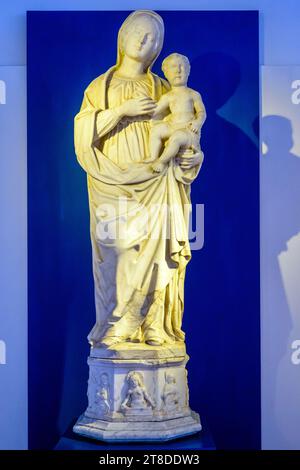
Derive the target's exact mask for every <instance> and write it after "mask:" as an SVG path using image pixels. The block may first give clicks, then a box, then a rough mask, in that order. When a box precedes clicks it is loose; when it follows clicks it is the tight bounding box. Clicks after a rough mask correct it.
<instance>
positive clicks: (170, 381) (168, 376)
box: [165, 374, 176, 384]
mask: <svg viewBox="0 0 300 470" xmlns="http://www.w3.org/2000/svg"><path fill="white" fill-rule="evenodd" d="M165 377H166V379H165V380H166V382H167V384H175V383H176V379H175V377H174V375H172V374H166V375H165Z"/></svg>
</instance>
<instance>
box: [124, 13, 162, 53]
mask: <svg viewBox="0 0 300 470" xmlns="http://www.w3.org/2000/svg"><path fill="white" fill-rule="evenodd" d="M157 35H158V31H157V27H156V24H155V23H154V21H153V20H151V19H150V18H146V17H140V18H138V19H136V20H135V21H133V22H132V23H131V24H130V25H128V27H127V29H126V32H125V33H124V38H123V53H124V55H127V56H128V57H130V58H132V59H134V60H136V61H138V62H147V61H148V60H149V59H151V58H152V57H153V56H154V54H155V48H156V43H157Z"/></svg>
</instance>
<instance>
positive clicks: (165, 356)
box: [74, 10, 205, 440]
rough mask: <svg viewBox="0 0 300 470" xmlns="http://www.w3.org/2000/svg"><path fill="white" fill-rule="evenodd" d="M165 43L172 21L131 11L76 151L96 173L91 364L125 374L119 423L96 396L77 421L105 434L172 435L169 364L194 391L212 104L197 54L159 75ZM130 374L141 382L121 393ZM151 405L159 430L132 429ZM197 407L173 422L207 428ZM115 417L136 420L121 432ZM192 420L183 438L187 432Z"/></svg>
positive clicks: (179, 58) (92, 185) (91, 96)
mask: <svg viewBox="0 0 300 470" xmlns="http://www.w3.org/2000/svg"><path fill="white" fill-rule="evenodd" d="M163 40H164V23H163V20H162V18H161V17H160V16H159V15H158V14H157V13H155V12H153V11H149V10H138V11H135V12H133V13H131V14H130V15H129V16H128V17H127V18H126V20H125V21H124V23H123V24H122V26H121V28H120V30H119V34H118V42H117V48H118V50H117V61H116V64H115V65H113V66H112V67H110V68H109V69H108V70H107V71H106V72H104V73H103V74H101V75H99V76H98V77H97V78H95V79H94V80H93V81H92V82H91V83H90V84H89V85H88V86H87V88H86V89H85V92H84V97H83V102H82V105H81V108H80V111H79V112H78V114H77V115H76V116H75V120H74V126H75V132H74V139H75V152H76V155H77V159H78V161H79V163H80V165H81V166H82V168H83V169H84V170H85V171H86V173H87V184H88V194H89V207H90V233H91V242H92V254H93V275H94V285H95V306H96V323H95V325H94V327H93V328H92V330H91V331H90V333H89V335H88V340H89V343H90V345H91V354H90V357H89V366H90V369H91V370H93V374H96V375H97V374H98V376H99V377H100V376H101V374H103V373H107V372H109V376H110V377H112V380H113V381H114V384H113V388H112V389H111V390H112V397H111V399H112V406H111V407H110V410H109V413H108V415H107V420H108V419H109V420H110V421H105V423H104V422H102V421H101V420H100V419H99V414H97V412H96V407H94V406H93V404H92V405H89V407H88V410H87V412H86V413H85V415H83V417H82V418H80V419H79V421H78V423H77V425H75V427H74V430H75V431H76V432H78V433H81V434H85V435H89V436H90V437H96V438H99V439H105V438H107V439H108V438H109V439H110V440H111V439H119V440H120V439H123V438H124V439H125V440H126V439H141V440H143V439H144V438H145V439H147V440H148V439H151V438H152V437H153V440H155V439H156V437H158V438H159V439H161V438H163V437H162V434H161V433H160V432H157V429H156V428H155V426H158V422H159V421H161V420H163V416H162V415H160V414H159V413H160V412H159V411H157V410H158V408H159V407H158V408H155V407H154V402H156V401H161V400H162V398H161V397H162V393H163V387H164V377H165V373H166V371H165V370H164V367H166V364H167V363H168V364H169V363H171V364H173V366H174V370H173V373H174V374H175V376H176V377H177V379H175V380H177V383H179V380H182V387H181V393H182V394H183V395H184V397H186V396H187V395H186V394H187V390H186V389H187V383H186V378H185V377H186V375H185V364H186V361H187V356H186V353H185V343H184V340H185V335H184V332H183V331H182V328H181V324H182V315H183V307H184V295H183V294H184V279H185V270H186V266H187V263H188V262H189V260H190V258H191V251H190V246H189V239H188V223H189V215H190V203H191V201H190V187H191V183H192V182H193V181H194V180H195V178H196V177H197V175H198V173H199V170H200V168H201V165H202V162H203V153H202V151H201V148H200V143H199V141H200V133H201V127H202V125H203V123H204V121H205V108H204V105H203V102H202V99H201V96H200V94H199V93H198V92H197V91H195V90H192V89H190V88H188V87H187V79H188V75H189V71H190V65H189V61H188V58H187V57H185V56H183V55H181V54H177V53H173V54H171V55H170V56H168V57H167V58H165V60H164V61H163V71H164V74H165V77H166V79H167V80H165V79H163V78H161V77H159V76H158V75H156V74H154V73H153V72H152V70H151V69H152V66H153V63H154V61H155V60H156V59H157V57H158V56H159V53H160V51H161V49H162V46H163ZM179 46H180V44H179ZM162 207H164V208H165V207H167V210H162ZM149 359H150V360H151V361H152V362H151V361H150V363H149ZM147 361H148V362H147ZM153 361H154V362H153ZM155 361H156V362H155ZM110 365H111V367H112V369H113V370H110V369H109V367H110ZM125 365H126V367H128V370H127V371H126V370H125V369H124V367H125ZM130 365H131V367H130ZM173 366H172V367H173ZM108 369H109V370H108ZM132 371H133V372H132ZM170 372H172V371H170ZM130 374H131V375H130ZM126 377H127V379H126ZM142 377H144V378H145V380H146V381H147V383H149V386H150V388H151V391H152V392H151V394H150V393H149V391H148V392H146V388H147V387H145V385H144V381H143V378H142ZM180 377H181V379H180ZM153 380H156V382H153ZM124 381H125V382H126V383H127V384H129V383H130V384H129V389H128V390H127V392H126V393H127V395H124V396H121V395H120V394H122V393H123V394H124V393H125V392H124V390H123V389H124V387H123V385H122V383H124ZM89 387H94V384H91V385H89ZM122 387H123V388H122ZM117 389H118V390H117ZM103 390H104V391H105V387H104V388H103ZM120 390H123V391H122V392H121V391H120ZM103 393H104V392H103ZM104 395H105V394H104ZM104 395H103V396H102V395H101V397H102V398H101V399H102V400H103V404H104V403H106V404H107V405H108V401H107V398H105V397H104ZM89 396H90V395H89ZM91 396H94V394H93V393H92V394H91ZM150 396H153V397H155V398H153V399H151V398H150ZM96 398H97V399H98V400H99V399H100V396H99V395H98V396H97V397H96ZM130 402H131V405H129V403H130ZM142 403H143V404H144V405H145V406H146V405H147V408H149V410H150V409H151V413H152V414H153V421H154V422H156V424H153V426H154V428H155V429H154V428H153V429H152V430H151V431H150V430H149V427H148V429H147V430H145V429H144V430H141V432H140V433H138V435H136V434H134V436H133V434H130V426H128V423H127V425H126V426H127V427H126V426H125V421H126V420H127V421H128V419H131V418H130V417H129V418H128V416H127V413H126V412H125V411H128V409H130V408H131V409H132V408H135V405H137V408H139V407H140V408H142ZM182 403H186V400H185V399H183V401H182ZM161 404H163V403H161ZM107 411H108V410H107ZM191 413H193V412H191V410H190V409H189V408H187V407H186V406H185V407H183V408H182V414H181V415H180V416H179V417H178V416H177V415H176V417H174V419H179V420H180V419H181V420H184V419H190V420H192V421H189V425H192V427H191V426H190V429H192V428H193V426H194V428H193V429H194V431H193V432H196V430H199V429H200V427H201V426H200V424H199V419H198V418H197V417H195V416H196V414H194V415H193V417H192V415H191ZM179 414H180V413H179ZM108 416H109V417H108ZM95 417H97V419H98V421H97V423H98V424H97V425H98V434H97V433H95V424H94V425H93V426H94V427H93V429H94V430H92V428H91V427H89V420H91V419H94V418H95ZM188 417H189V418H188ZM132 419H133V418H132ZM134 419H135V420H136V419H137V418H136V417H135V418H134ZM115 420H117V421H118V422H120V420H121V421H122V420H123V421H124V420H125V421H124V431H122V432H123V434H122V432H121V431H118V432H119V434H118V436H116V435H115V431H114V430H113V429H114V428H113V426H114V423H115ZM127 421H126V422H127ZM108 422H109V423H110V424H109V426H110V428H109V429H108V427H107V426H108V424H107V423H108ZM180 422H181V421H180ZM103 423H104V424H103ZM159 425H161V423H160V424H159ZM140 426H143V420H142V419H141V423H140ZM180 426H181V425H180ZM180 426H179V428H180ZM184 426H185V425H182V430H181V435H184V434H185V433H187V432H186V430H184V429H185V428H184ZM104 428H105V429H104ZM118 429H120V428H118ZM141 429H142V428H141ZM180 429H181V428H180ZM152 431H153V433H152V434H151V432H152ZM143 432H144V434H143ZM149 432H150V434H151V436H152V437H151V436H150V437H149V436H148V434H149ZM172 432H173V431H170V433H169V434H167V435H166V436H167V438H171V437H173V434H174V432H173V434H172ZM147 433H148V434H147ZM107 436H108V437H107ZM112 436H113V437H112ZM122 436H123V437H122ZM145 436H146V437H145ZM155 436H156V437H155ZM174 436H175V434H174Z"/></svg>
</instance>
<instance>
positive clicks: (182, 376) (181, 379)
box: [73, 343, 201, 442]
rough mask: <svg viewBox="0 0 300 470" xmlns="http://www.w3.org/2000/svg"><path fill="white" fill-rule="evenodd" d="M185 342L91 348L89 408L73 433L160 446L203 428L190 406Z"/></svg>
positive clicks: (104, 439)
mask: <svg viewBox="0 0 300 470" xmlns="http://www.w3.org/2000/svg"><path fill="white" fill-rule="evenodd" d="M187 361H188V356H187V354H186V351H185V345H184V343H176V344H174V345H167V346H164V347H162V346H161V347H157V346H156V347H155V346H148V345H146V344H135V343H122V344H118V345H115V346H112V347H110V348H92V349H91V354H90V357H89V358H88V364H89V369H90V374H89V381H88V407H87V409H86V411H85V413H84V414H83V415H82V416H80V418H79V419H78V421H77V423H76V424H75V426H74V428H73V431H74V432H75V433H77V434H81V435H83V436H86V437H89V438H93V439H99V440H103V441H108V442H115V441H118V442H120V441H123V442H124V441H152V442H161V441H166V440H170V439H176V438H179V437H183V436H187V435H190V434H194V433H196V432H199V431H200V430H201V423H200V418H199V415H198V414H197V413H195V412H193V411H191V409H190V408H189V397H188V385H187V370H186V367H185V366H186V363H187Z"/></svg>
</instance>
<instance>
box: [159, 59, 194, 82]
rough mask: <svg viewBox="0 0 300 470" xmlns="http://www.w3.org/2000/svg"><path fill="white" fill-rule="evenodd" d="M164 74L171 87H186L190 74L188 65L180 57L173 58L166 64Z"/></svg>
mask: <svg viewBox="0 0 300 470" xmlns="http://www.w3.org/2000/svg"><path fill="white" fill-rule="evenodd" d="M164 73H165V77H166V79H167V80H168V82H169V83H170V85H171V86H182V85H186V84H187V80H188V76H189V73H190V70H189V65H188V64H187V63H186V61H185V60H183V59H181V58H180V57H173V58H172V59H170V60H169V61H168V62H167V66H166V68H165V70H164Z"/></svg>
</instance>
